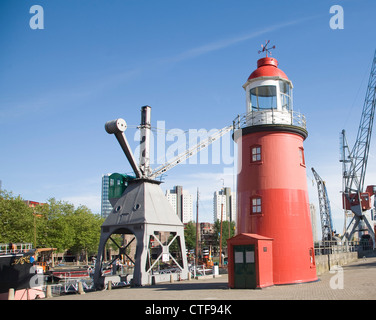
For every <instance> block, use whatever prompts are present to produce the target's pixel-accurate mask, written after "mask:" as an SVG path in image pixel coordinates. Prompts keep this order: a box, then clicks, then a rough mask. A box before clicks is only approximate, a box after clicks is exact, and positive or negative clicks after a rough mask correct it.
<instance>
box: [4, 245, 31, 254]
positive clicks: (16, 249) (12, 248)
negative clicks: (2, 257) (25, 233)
mask: <svg viewBox="0 0 376 320" xmlns="http://www.w3.org/2000/svg"><path fill="white" fill-rule="evenodd" d="M32 249H33V245H32V244H31V243H12V244H10V243H9V244H8V243H0V254H9V253H22V252H28V251H30V250H32Z"/></svg>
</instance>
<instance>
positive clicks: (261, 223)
mask: <svg viewBox="0 0 376 320" xmlns="http://www.w3.org/2000/svg"><path fill="white" fill-rule="evenodd" d="M243 88H244V89H245V92H246V105H247V109H246V115H245V122H244V125H243V126H242V128H240V129H239V130H237V131H236V132H235V134H234V140H235V141H236V142H237V144H238V152H239V153H238V168H239V173H238V176H237V199H238V204H237V210H238V211H237V212H238V214H237V234H253V235H258V236H262V237H267V238H270V239H273V250H272V272H273V283H274V284H288V283H300V282H309V281H314V280H317V276H316V266H315V259H314V247H313V237H312V229H311V219H310V208H309V200H308V189H307V180H306V165H305V159H304V148H303V141H304V140H305V139H306V138H307V136H308V133H307V130H306V124H305V117H304V116H303V115H302V114H300V113H298V112H295V111H293V101H292V88H293V86H292V82H291V81H290V80H289V79H288V77H287V76H286V74H285V73H284V72H283V71H282V70H280V69H279V68H278V62H277V60H276V59H275V58H272V57H268V56H266V57H265V58H261V59H259V60H258V61H257V69H256V70H255V71H254V72H252V74H251V75H250V76H249V78H248V80H247V82H246V83H245V84H244V85H243ZM260 251H262V250H260ZM259 254H260V253H259ZM229 259H230V258H229ZM235 263H236V261H235ZM256 263H257V262H256ZM256 269H257V268H256Z"/></svg>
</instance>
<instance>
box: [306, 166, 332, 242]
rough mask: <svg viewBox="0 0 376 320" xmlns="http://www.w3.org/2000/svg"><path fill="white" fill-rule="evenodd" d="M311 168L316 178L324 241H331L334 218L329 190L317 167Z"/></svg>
mask: <svg viewBox="0 0 376 320" xmlns="http://www.w3.org/2000/svg"><path fill="white" fill-rule="evenodd" d="M311 170H312V172H313V175H314V177H315V180H316V184H317V191H318V196H319V207H320V220H321V234H322V241H331V240H332V239H333V220H332V212H331V209H330V201H329V196H328V191H327V190H326V186H325V181H323V180H322V179H321V177H320V176H319V174H318V173H317V172H316V171H315V169H313V168H311Z"/></svg>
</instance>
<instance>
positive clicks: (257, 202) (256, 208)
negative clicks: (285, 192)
mask: <svg viewBox="0 0 376 320" xmlns="http://www.w3.org/2000/svg"><path fill="white" fill-rule="evenodd" d="M251 203H252V204H251V213H253V214H256V213H261V198H260V197H255V198H252V199H251Z"/></svg>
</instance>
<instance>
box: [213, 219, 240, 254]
mask: <svg viewBox="0 0 376 320" xmlns="http://www.w3.org/2000/svg"><path fill="white" fill-rule="evenodd" d="M228 229H229V221H222V247H223V248H225V247H227V239H229V238H231V237H233V236H234V235H235V222H234V221H231V223H230V236H229V230H228ZM220 232H221V220H217V221H215V223H214V236H213V239H214V243H215V245H216V246H218V247H219V246H220V245H219V240H220Z"/></svg>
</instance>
